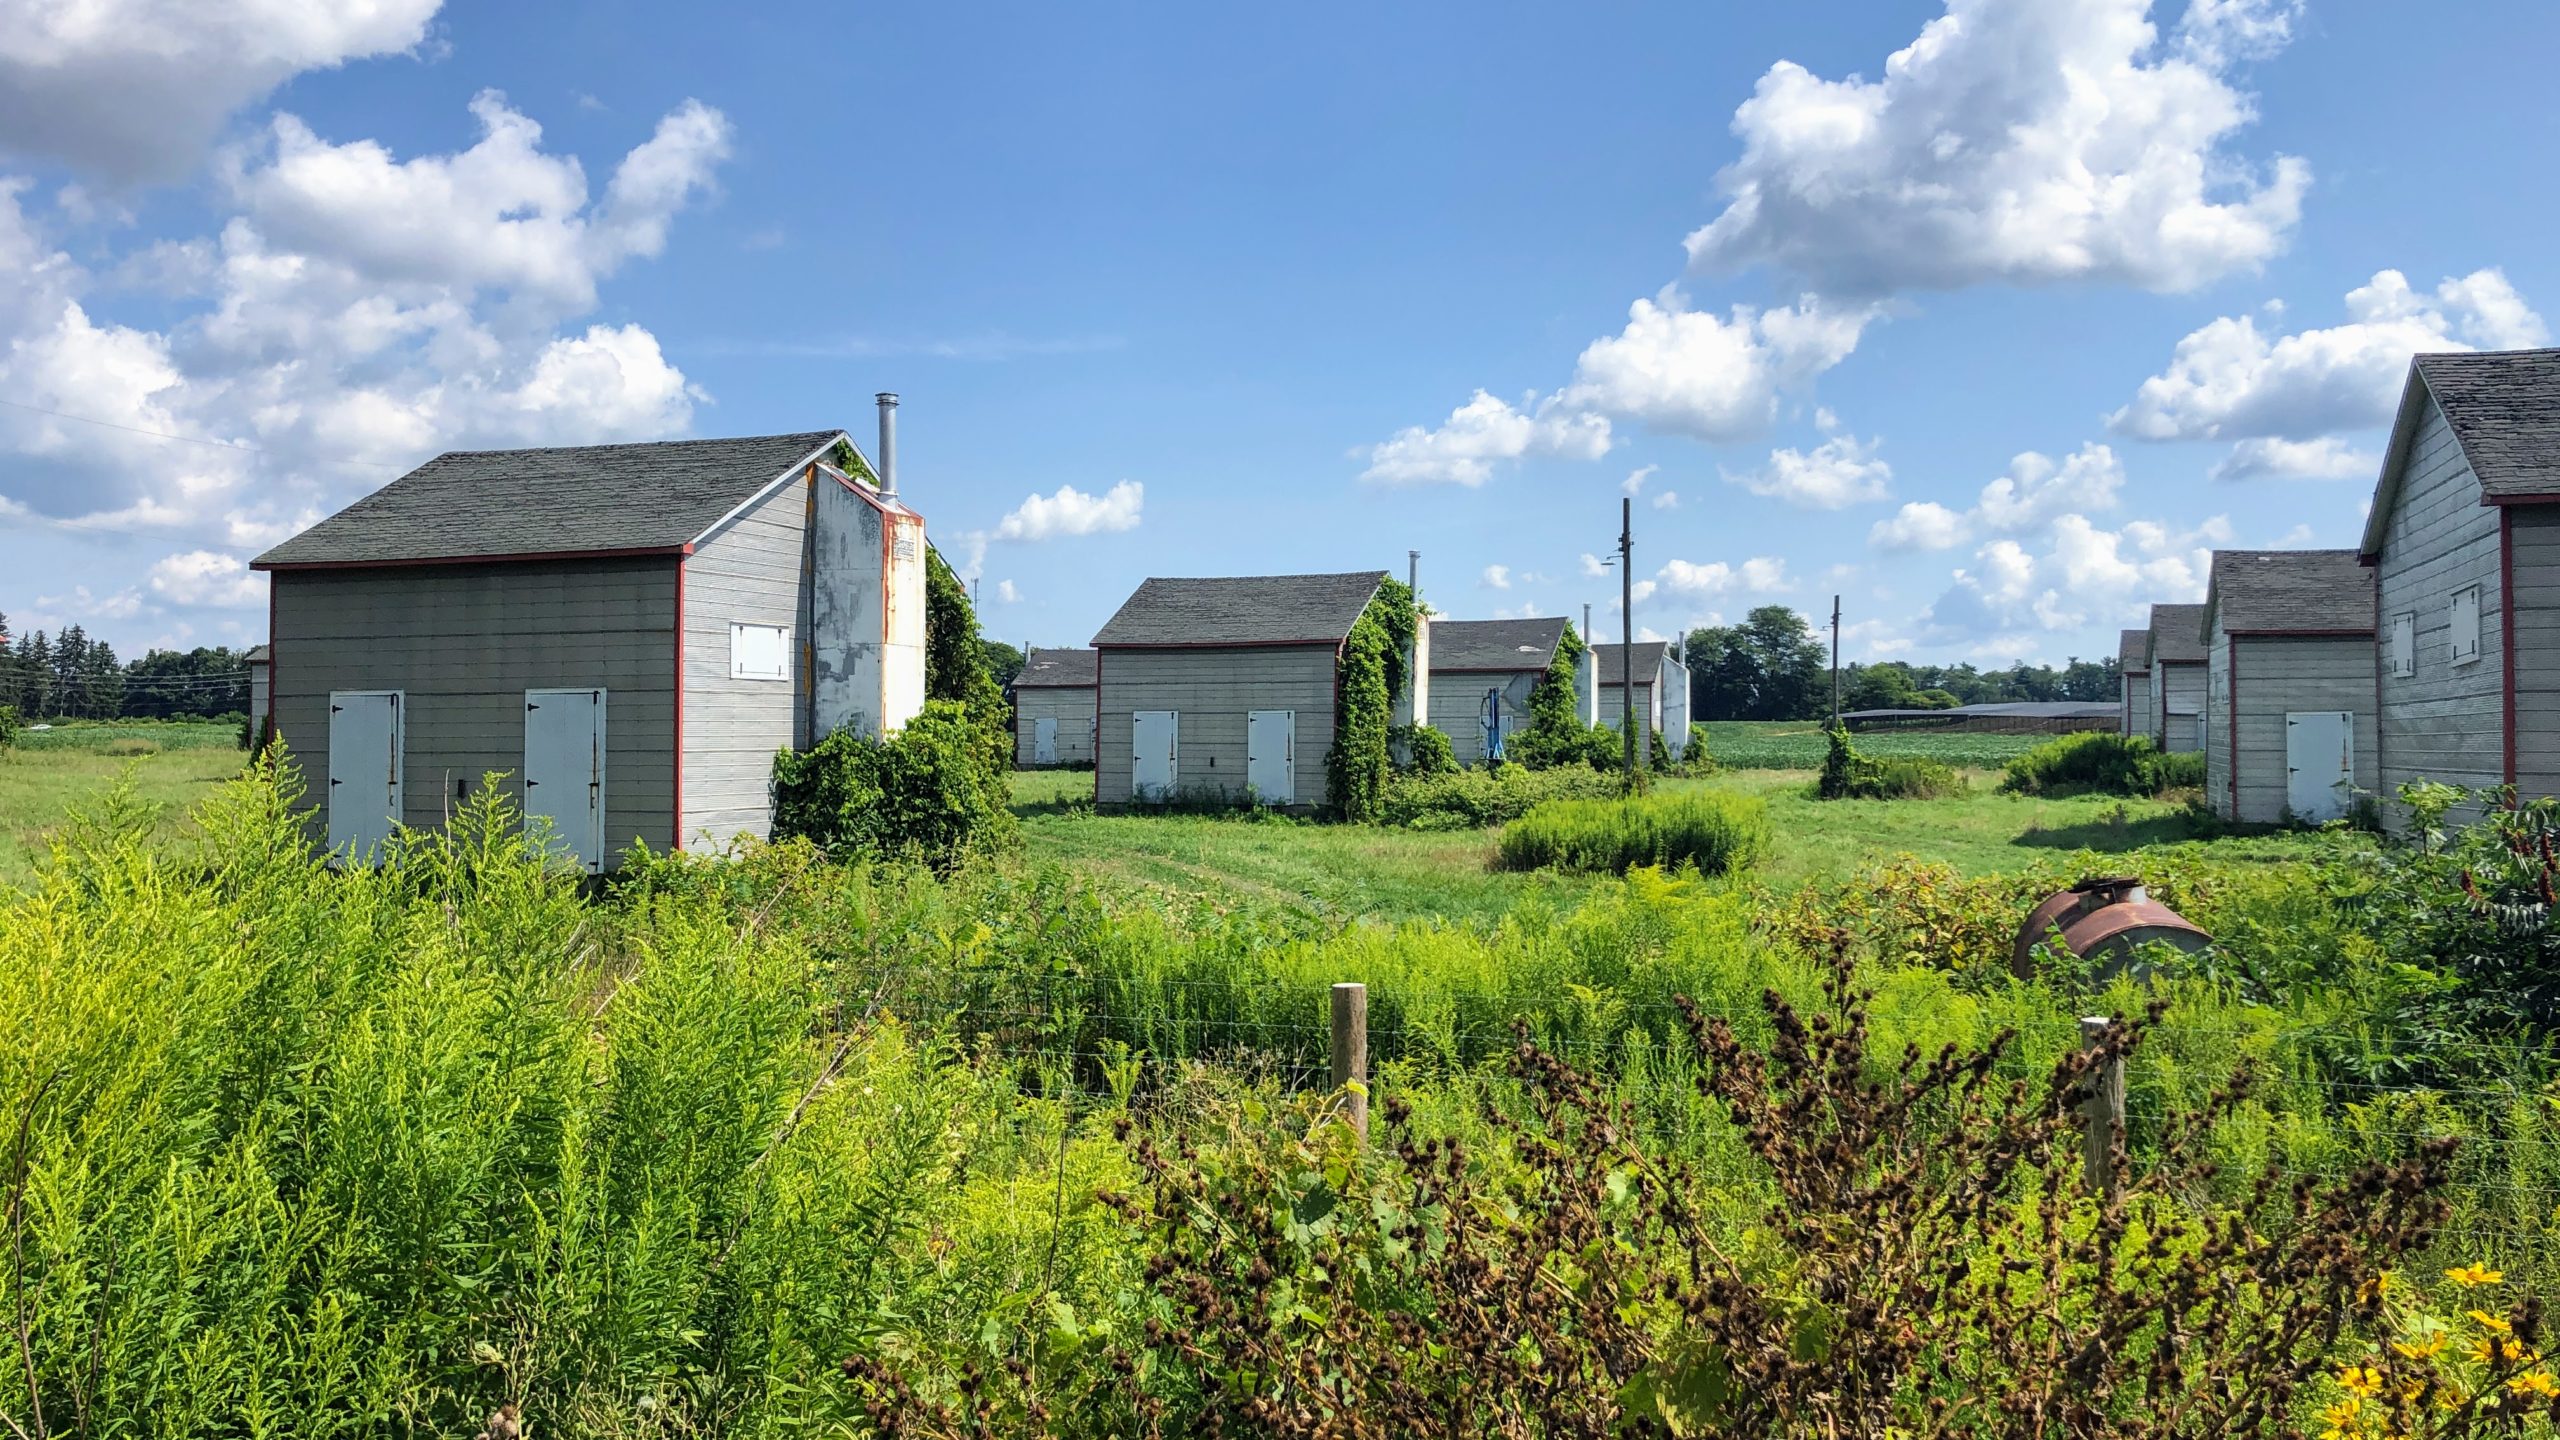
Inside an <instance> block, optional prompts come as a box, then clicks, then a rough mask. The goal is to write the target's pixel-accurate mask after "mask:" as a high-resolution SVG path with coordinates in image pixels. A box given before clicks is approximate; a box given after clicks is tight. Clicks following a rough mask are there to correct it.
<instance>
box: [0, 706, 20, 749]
mask: <svg viewBox="0 0 2560 1440" xmlns="http://www.w3.org/2000/svg"><path fill="white" fill-rule="evenodd" d="M17 743H18V707H17V706H15V705H0V750H6V749H8V748H9V747H10V746H12V745H15V744H17Z"/></svg>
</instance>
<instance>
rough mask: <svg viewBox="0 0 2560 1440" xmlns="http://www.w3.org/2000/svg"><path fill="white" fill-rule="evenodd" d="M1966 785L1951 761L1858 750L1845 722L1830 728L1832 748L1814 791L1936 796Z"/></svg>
mask: <svg viewBox="0 0 2560 1440" xmlns="http://www.w3.org/2000/svg"><path fill="white" fill-rule="evenodd" d="M1963 789H1964V777H1963V776H1962V775H1959V774H1957V773H1956V770H1955V767H1954V766H1952V765H1947V764H1944V763H1942V762H1940V761H1936V760H1927V759H1923V758H1921V757H1919V756H1916V755H1901V756H1893V757H1890V758H1878V757H1876V756H1872V755H1861V754H1859V753H1858V747H1857V746H1855V745H1853V744H1851V743H1849V731H1848V729H1847V728H1846V727H1845V726H1843V727H1835V728H1834V729H1833V730H1832V731H1831V751H1830V753H1829V754H1828V755H1826V756H1825V757H1823V761H1822V779H1821V780H1820V782H1819V783H1817V784H1816V785H1815V787H1814V793H1815V794H1816V795H1818V796H1820V797H1821V798H1822V799H1825V800H1934V799H1936V798H1938V797H1939V796H1941V795H1953V794H1956V793H1958V792H1960V791H1962V790H1963Z"/></svg>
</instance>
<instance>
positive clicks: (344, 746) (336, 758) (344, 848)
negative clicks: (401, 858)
mask: <svg viewBox="0 0 2560 1440" xmlns="http://www.w3.org/2000/svg"><path fill="white" fill-rule="evenodd" d="M400 703H401V693H400V692H399V691H397V690H333V691H331V692H329V849H330V851H331V852H332V853H333V854H336V855H339V856H342V857H344V858H347V859H352V860H357V861H369V860H371V859H372V858H373V856H374V854H375V852H377V851H379V850H380V849H381V848H382V844H383V842H384V841H386V840H389V839H390V838H391V829H392V827H393V826H395V825H397V824H399V823H400V799H401V793H400V792H401V784H400V779H401V777H400V755H401V743H400V741H401V734H400Z"/></svg>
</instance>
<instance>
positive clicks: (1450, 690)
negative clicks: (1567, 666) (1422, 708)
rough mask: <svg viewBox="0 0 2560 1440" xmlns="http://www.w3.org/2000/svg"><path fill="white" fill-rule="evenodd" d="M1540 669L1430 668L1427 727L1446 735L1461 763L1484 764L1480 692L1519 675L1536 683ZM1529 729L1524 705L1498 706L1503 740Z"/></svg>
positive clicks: (1482, 705) (1503, 684) (1507, 703)
mask: <svg viewBox="0 0 2560 1440" xmlns="http://www.w3.org/2000/svg"><path fill="white" fill-rule="evenodd" d="M1545 673H1546V671H1544V670H1521V671H1510V672H1504V671H1496V670H1434V671H1433V672H1431V713H1430V716H1429V719H1430V723H1431V727H1432V728H1433V729H1435V730H1438V731H1439V732H1440V733H1441V734H1443V735H1446V736H1448V737H1449V749H1450V752H1451V753H1452V754H1453V755H1454V756H1455V757H1456V759H1457V762H1458V763H1459V764H1461V765H1481V764H1483V763H1484V720H1483V716H1484V692H1486V691H1487V690H1500V689H1502V688H1504V687H1505V686H1508V685H1509V684H1511V682H1512V681H1514V680H1516V679H1518V678H1520V676H1522V675H1526V676H1528V677H1529V683H1530V684H1532V685H1534V684H1536V683H1537V680H1538V677H1539V676H1542V675H1544V674H1545ZM1528 728H1529V710H1528V707H1527V706H1525V705H1513V704H1511V703H1510V702H1508V701H1504V702H1503V705H1502V735H1503V743H1504V745H1506V746H1508V745H1509V744H1510V742H1511V737H1512V736H1514V735H1517V734H1519V733H1520V732H1521V731H1523V730H1526V729H1528Z"/></svg>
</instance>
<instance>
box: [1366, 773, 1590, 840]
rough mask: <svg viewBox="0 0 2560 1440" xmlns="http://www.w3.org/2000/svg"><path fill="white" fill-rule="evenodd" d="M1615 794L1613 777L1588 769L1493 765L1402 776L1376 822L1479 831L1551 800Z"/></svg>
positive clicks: (1394, 782) (1391, 787)
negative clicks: (1543, 768)
mask: <svg viewBox="0 0 2560 1440" xmlns="http://www.w3.org/2000/svg"><path fill="white" fill-rule="evenodd" d="M1617 793H1618V781H1617V777H1615V776H1611V775H1603V774H1601V773H1600V772H1599V771H1597V770H1593V769H1591V768H1589V767H1588V766H1582V765H1574V766H1568V767H1566V768H1563V769H1557V770H1530V769H1527V768H1524V767H1522V766H1519V765H1510V764H1504V765H1496V766H1494V767H1493V768H1492V769H1490V770H1453V771H1451V772H1449V773H1448V774H1445V775H1400V776H1397V777H1396V778H1395V779H1394V780H1392V781H1390V782H1389V783H1388V785H1387V796H1386V804H1385V806H1384V808H1383V809H1382V811H1381V813H1380V815H1379V817H1378V818H1379V822H1380V823H1382V824H1386V825H1398V826H1403V827H1406V828H1408V829H1413V830H1481V829H1483V828H1485V827H1486V826H1488V825H1504V824H1508V823H1510V822H1511V821H1514V820H1517V819H1519V818H1520V817H1521V816H1523V815H1526V814H1528V813H1529V812H1530V811H1531V810H1533V809H1535V808H1537V807H1538V806H1540V805H1542V804H1545V803H1546V802H1548V801H1550V800H1572V799H1600V798H1604V797H1609V796H1614V795H1616V794H1617Z"/></svg>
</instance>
